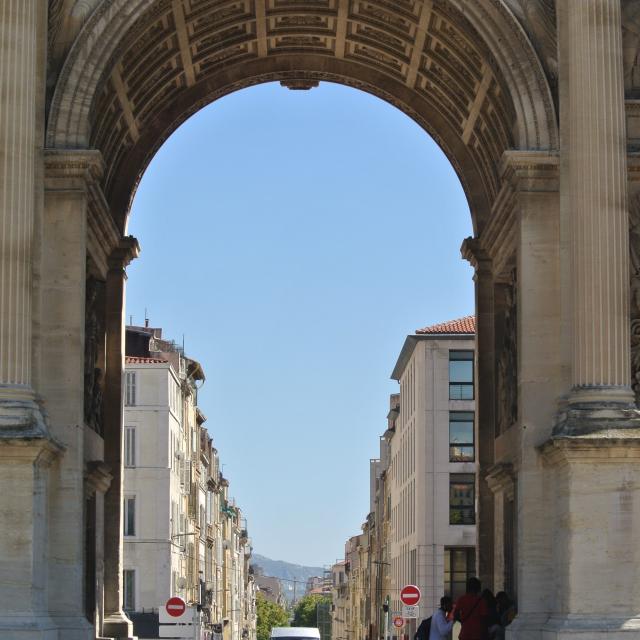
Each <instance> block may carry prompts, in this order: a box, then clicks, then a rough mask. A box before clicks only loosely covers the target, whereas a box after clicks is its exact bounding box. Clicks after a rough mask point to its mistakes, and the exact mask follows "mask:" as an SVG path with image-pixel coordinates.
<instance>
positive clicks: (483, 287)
mask: <svg viewBox="0 0 640 640" xmlns="http://www.w3.org/2000/svg"><path fill="white" fill-rule="evenodd" d="M461 253H462V256H463V258H465V259H466V260H468V261H469V262H470V264H471V265H472V266H473V268H474V270H475V273H474V277H473V279H474V282H475V298H476V300H475V302H476V364H475V367H476V376H477V378H476V379H477V381H478V382H477V399H476V424H477V428H476V431H477V446H476V451H477V456H478V464H479V468H480V472H479V478H478V520H477V529H478V548H477V558H478V576H479V578H480V580H481V581H482V584H483V585H484V586H485V587H487V588H489V589H492V590H493V588H494V584H493V577H494V569H493V567H494V557H493V552H494V535H493V534H494V526H493V521H494V513H493V511H494V509H493V507H494V504H493V503H494V500H493V494H492V493H491V491H490V490H489V486H488V485H487V481H486V473H487V470H488V469H490V468H491V467H492V465H493V463H494V458H495V377H494V368H495V327H494V282H493V272H492V264H491V259H490V258H489V256H488V255H487V253H486V251H484V250H483V249H482V247H481V245H480V242H479V240H478V239H477V238H467V239H465V241H464V242H463V243H462V248H461Z"/></svg>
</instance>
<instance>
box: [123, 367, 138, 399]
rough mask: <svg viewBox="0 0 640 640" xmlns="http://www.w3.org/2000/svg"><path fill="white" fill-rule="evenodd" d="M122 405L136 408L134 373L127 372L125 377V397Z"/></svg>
mask: <svg viewBox="0 0 640 640" xmlns="http://www.w3.org/2000/svg"><path fill="white" fill-rule="evenodd" d="M124 403H125V405H127V407H135V406H136V372H135V371H127V373H126V375H125V397H124Z"/></svg>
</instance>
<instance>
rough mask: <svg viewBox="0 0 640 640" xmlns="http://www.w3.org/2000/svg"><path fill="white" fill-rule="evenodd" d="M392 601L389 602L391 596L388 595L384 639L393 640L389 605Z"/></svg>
mask: <svg viewBox="0 0 640 640" xmlns="http://www.w3.org/2000/svg"><path fill="white" fill-rule="evenodd" d="M390 606H391V603H390V602H389V596H387V610H386V611H385V613H384V639H385V640H391V630H390V629H389V607H390Z"/></svg>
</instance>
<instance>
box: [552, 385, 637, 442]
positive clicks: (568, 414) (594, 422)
mask: <svg viewBox="0 0 640 640" xmlns="http://www.w3.org/2000/svg"><path fill="white" fill-rule="evenodd" d="M635 430H637V431H636V433H640V411H639V410H638V408H637V407H636V405H635V402H634V394H633V391H632V390H631V389H630V388H628V387H577V388H575V389H574V390H573V391H572V392H571V394H570V395H569V397H568V398H567V399H565V400H564V401H563V402H562V403H561V404H560V407H559V410H558V413H557V415H556V424H555V425H554V428H553V437H554V438H557V437H588V438H612V437H616V436H617V435H620V436H622V437H626V436H628V435H629V434H632V433H633V432H634V431H635Z"/></svg>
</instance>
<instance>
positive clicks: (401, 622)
mask: <svg viewBox="0 0 640 640" xmlns="http://www.w3.org/2000/svg"><path fill="white" fill-rule="evenodd" d="M393 626H394V627H396V628H398V629H399V628H400V627H402V626H404V618H402V617H401V616H396V617H395V618H394V619H393Z"/></svg>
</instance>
